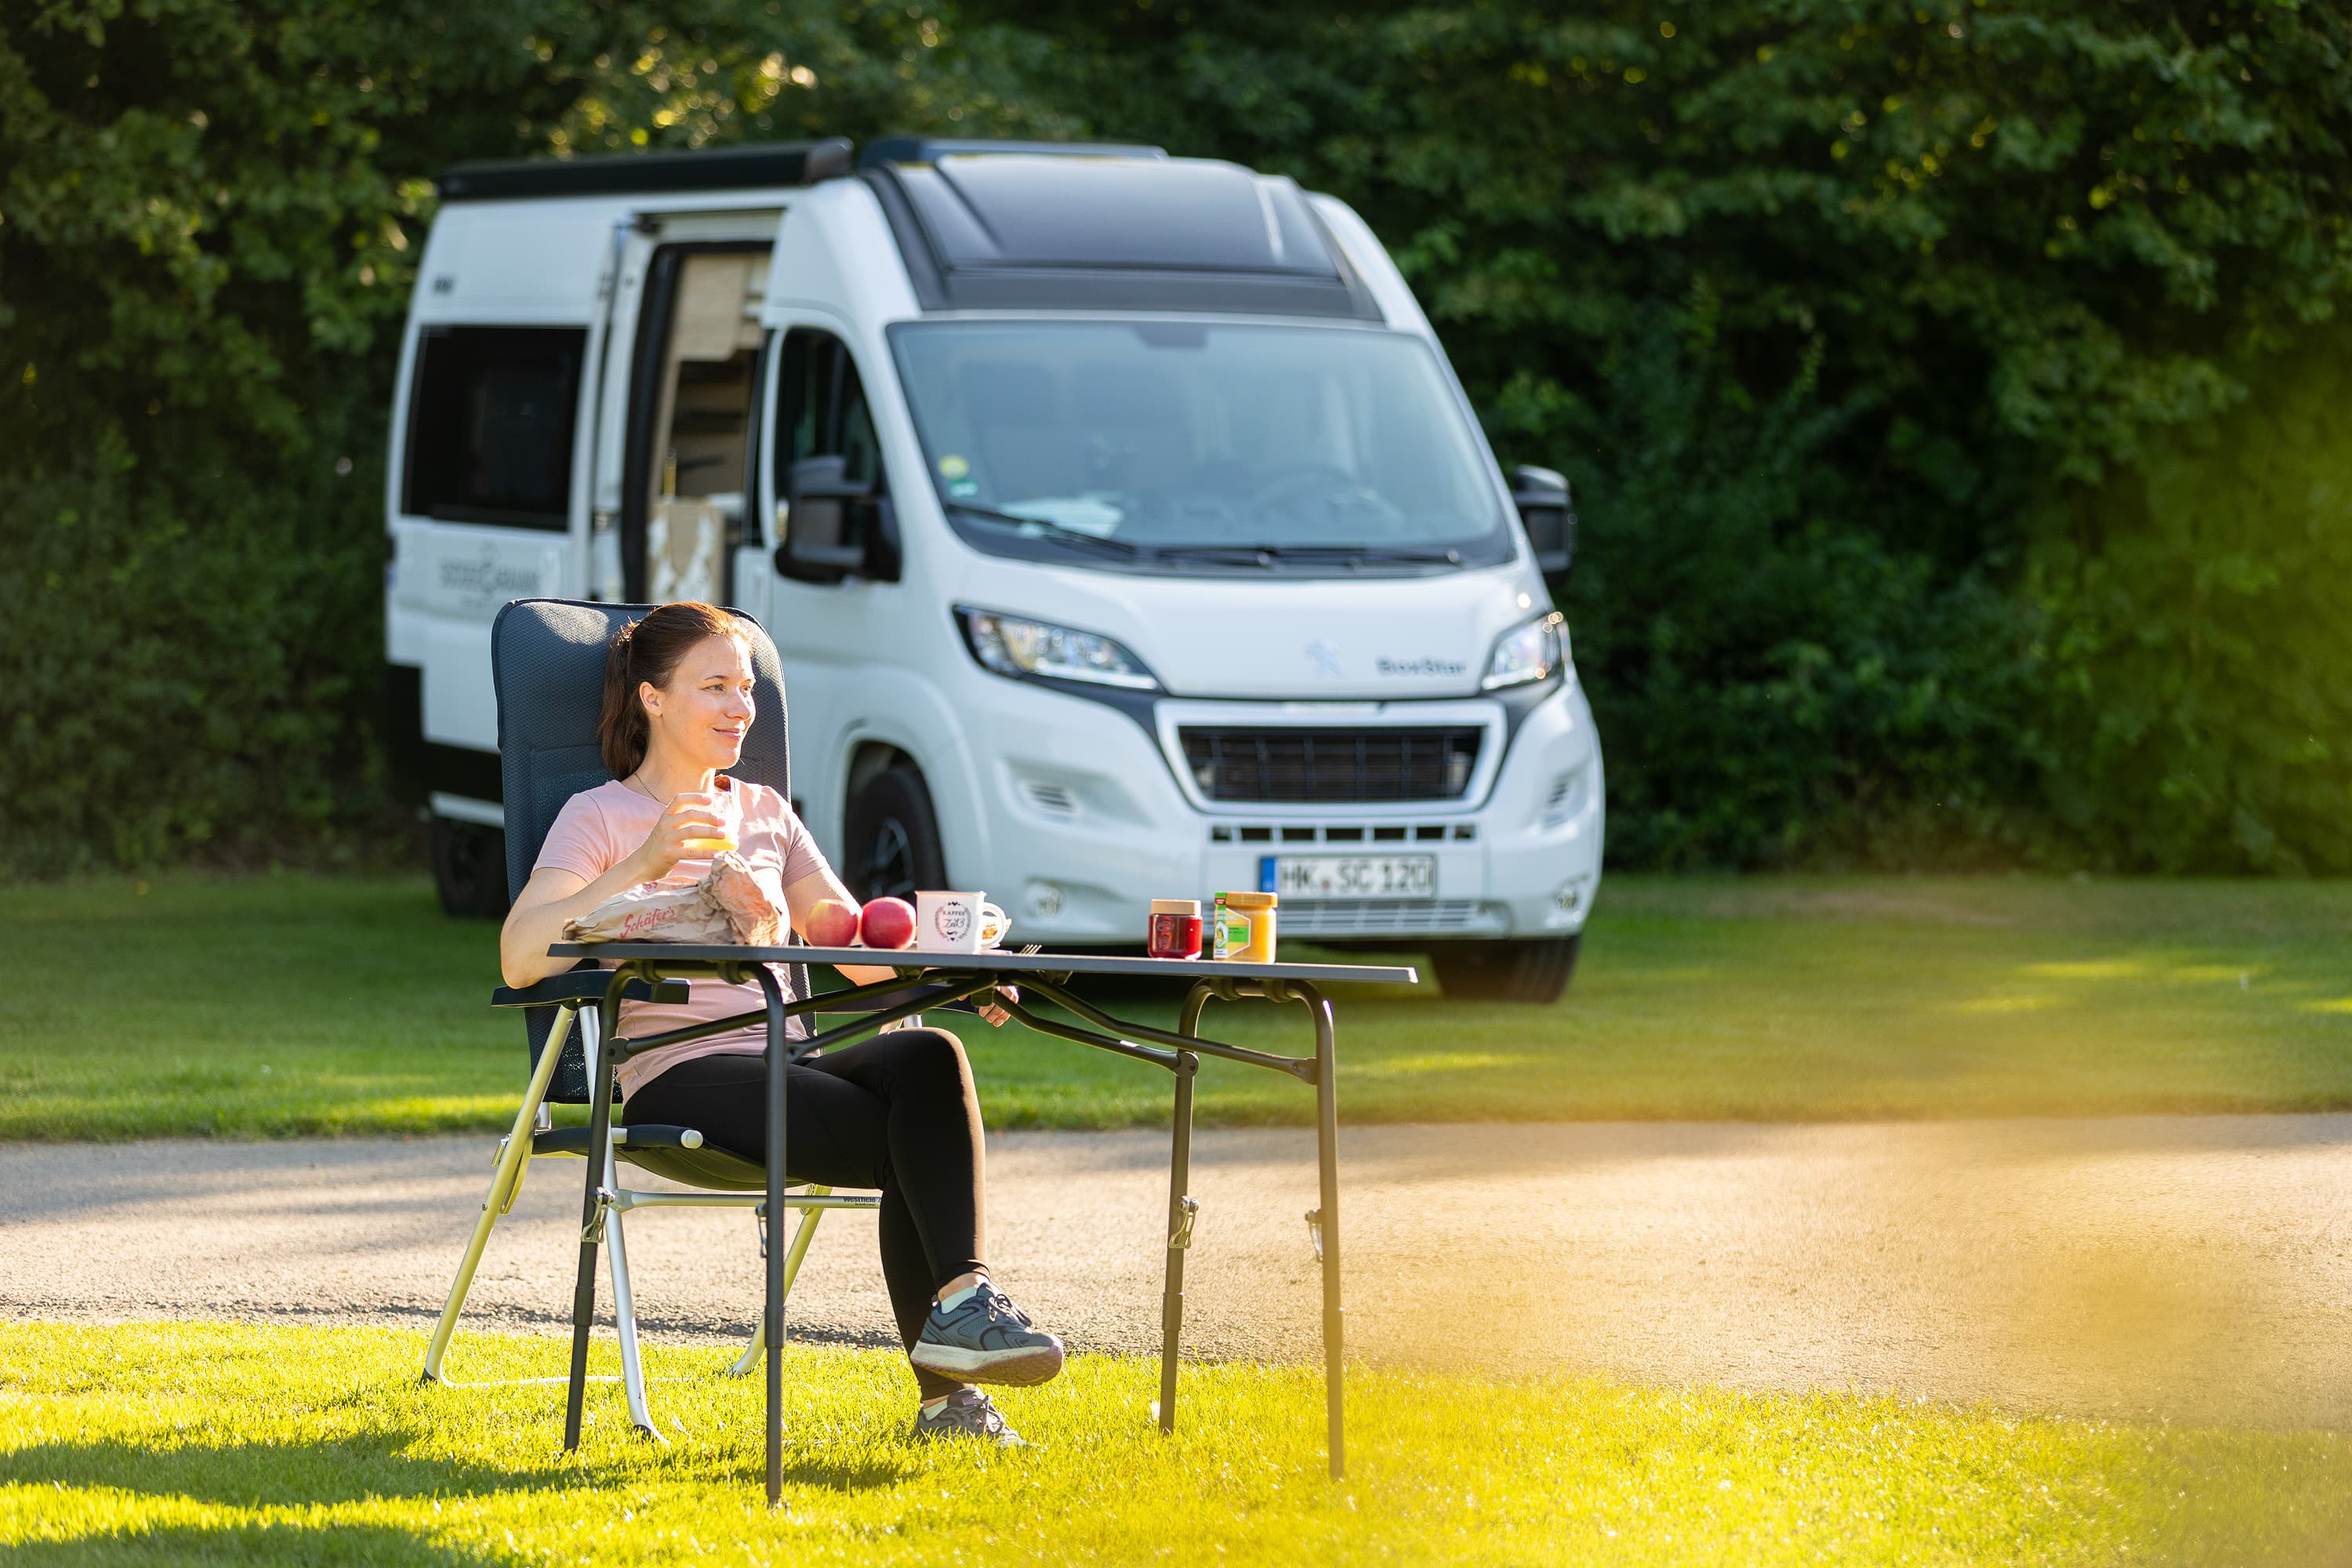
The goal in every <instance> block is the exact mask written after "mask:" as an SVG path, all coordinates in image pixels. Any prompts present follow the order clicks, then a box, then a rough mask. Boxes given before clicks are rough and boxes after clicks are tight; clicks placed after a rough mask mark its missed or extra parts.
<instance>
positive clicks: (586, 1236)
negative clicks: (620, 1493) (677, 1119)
mask: <svg viewBox="0 0 2352 1568" xmlns="http://www.w3.org/2000/svg"><path fill="white" fill-rule="evenodd" d="M628 983H629V966H628V965H627V964H623V965H621V966H620V967H619V968H618V969H615V970H614V972H613V978H612V981H611V982H610V984H607V985H606V986H605V987H604V1005H603V1006H602V1007H601V1008H600V1009H599V1010H598V1015H597V1022H598V1024H599V1027H598V1029H597V1031H596V1041H595V1061H594V1063H593V1066H592V1067H591V1068H590V1070H589V1074H588V1158H587V1159H586V1160H585V1161H583V1163H584V1164H585V1165H586V1166H587V1167H588V1184H587V1193H586V1195H585V1196H583V1198H582V1199H581V1203H580V1273H579V1276H578V1278H577V1279H574V1280H573V1282H572V1386H571V1389H570V1390H569V1392H568V1393H567V1394H566V1395H565V1397H564V1404H563V1446H564V1447H565V1448H567V1449H570V1448H577V1447H580V1417H581V1406H582V1405H583V1402H584V1401H585V1400H586V1398H587V1394H588V1331H589V1330H590V1329H591V1328H593V1326H594V1324H595V1321H596V1246H597V1243H598V1242H600V1241H602V1240H603V1239H604V1161H603V1160H602V1159H600V1158H598V1155H599V1153H600V1152H602V1151H604V1150H605V1149H607V1148H609V1147H610V1146H611V1144H612V1141H613V1039H614V1031H615V1030H616V1029H617V1028H618V1026H619V1024H620V1018H621V991H622V988H623V987H625V985H627V984H628Z"/></svg>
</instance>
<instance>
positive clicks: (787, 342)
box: [775, 327, 882, 498]
mask: <svg viewBox="0 0 2352 1568" xmlns="http://www.w3.org/2000/svg"><path fill="white" fill-rule="evenodd" d="M777 381H778V388H777V392H778V396H777V400H776V441H775V449H776V494H777V496H778V497H779V498H781V497H783V496H786V495H789V494H791V492H792V474H793V464H794V463H797V462H799V461H800V460H801V459H802V458H834V457H837V458H842V459H843V463H842V468H843V477H844V478H845V479H851V480H855V481H859V482H863V483H868V484H874V485H876V486H877V488H879V484H880V480H881V478H882V451H881V444H880V443H879V442H878V441H877V440H876V438H875V435H874V416H873V415H872V413H871V412H870V411H868V409H867V408H866V392H865V389H864V387H862V386H861V385H859V384H858V380H857V362H856V360H854V359H852V358H850V355H849V348H848V345H847V344H845V343H844V342H842V341H841V340H840V339H839V338H836V337H835V336H834V335H833V334H832V333H831V332H824V331H816V330H815V329H814V328H809V327H799V328H795V329H793V331H790V332H787V333H785V334H784V363H783V364H782V366H781V367H780V368H779V371H778V375H777Z"/></svg>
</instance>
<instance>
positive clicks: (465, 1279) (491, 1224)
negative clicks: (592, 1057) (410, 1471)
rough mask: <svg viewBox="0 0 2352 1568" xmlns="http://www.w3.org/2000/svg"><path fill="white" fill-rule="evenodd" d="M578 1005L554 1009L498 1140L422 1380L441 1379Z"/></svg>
mask: <svg viewBox="0 0 2352 1568" xmlns="http://www.w3.org/2000/svg"><path fill="white" fill-rule="evenodd" d="M575 1011H576V1009H574V1008H572V1007H568V1006H567V1007H561V1008H558V1009H557V1010H556V1016H555V1026H554V1027H553V1028H552V1029H551V1030H549V1031H548V1036H547V1047H546V1048H545V1049H544V1050H542V1051H541V1052H540V1056H539V1066H538V1067H536V1068H532V1069H531V1075H530V1087H529V1088H527V1089H524V1090H523V1096H522V1104H521V1105H520V1107H518V1108H517V1109H516V1110H515V1119H514V1126H513V1127H512V1128H510V1129H509V1131H508V1132H507V1140H506V1142H504V1143H502V1144H500V1145H499V1161H498V1166H497V1168H496V1169H495V1170H494V1171H492V1173H490V1190H489V1192H488V1194H485V1195H484V1197H483V1198H482V1213H481V1217H480V1218H478V1219H477V1220H476V1221H475V1222H474V1235H473V1237H472V1239H471V1240H469V1241H467V1243H466V1255H465V1257H464V1258H460V1259H458V1262H457V1277H456V1278H455V1279H451V1280H450V1281H449V1296H448V1299H447V1300H446V1301H444V1302H443V1303H442V1306H441V1320H440V1321H438V1322H436V1323H435V1324H434V1325H433V1338H432V1341H431V1342H429V1343H428V1344H426V1346H425V1371H424V1373H423V1376H422V1378H421V1379H420V1381H422V1382H425V1383H440V1382H442V1381H444V1379H443V1378H442V1375H441V1362H442V1358H443V1357H445V1356H446V1355H447V1354H448V1353H449V1340H450V1336H452V1335H453V1334H455V1333H456V1332H457V1316H458V1314H459V1313H460V1312H462V1311H464V1310H465V1309H466V1297H467V1293H468V1292H470V1291H471V1290H472V1289H473V1288H474V1271H475V1270H476V1269H477V1268H480V1267H481V1264H482V1251H483V1249H484V1248H485V1247H488V1245H489V1240H490V1232H491V1231H492V1230H493V1229H495V1228H496V1227H497V1226H498V1223H499V1215H503V1214H504V1213H506V1210H507V1205H509V1204H510V1203H512V1202H513V1197H512V1194H513V1192H514V1189H515V1184H516V1183H517V1182H519V1181H520V1179H521V1176H522V1168H523V1166H524V1165H525V1164H527V1163H529V1162H530V1135H531V1131H532V1129H534V1128H535V1127H537V1126H538V1124H539V1115H540V1110H541V1107H543V1106H544V1105H545V1104H546V1101H547V1086H548V1084H549V1083H550V1082H551V1080H552V1079H553V1078H554V1076H555V1067H556V1064H557V1062H559V1061H561V1060H562V1057H563V1047H564V1043H565V1041H566V1040H568V1039H569V1038H570V1037H571V1034H572V1017H573V1015H574V1013H575Z"/></svg>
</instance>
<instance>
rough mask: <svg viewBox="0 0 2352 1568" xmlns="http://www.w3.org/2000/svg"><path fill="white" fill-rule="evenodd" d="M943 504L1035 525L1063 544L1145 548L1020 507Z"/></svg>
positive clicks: (1012, 524)
mask: <svg viewBox="0 0 2352 1568" xmlns="http://www.w3.org/2000/svg"><path fill="white" fill-rule="evenodd" d="M940 506H941V507H943V508H944V509H946V510H949V511H951V512H955V513H956V514H958V515H959V516H962V517H974V518H978V519H979V520H980V521H982V522H993V523H1000V524H1003V526H1005V527H1007V528H1016V529H1032V528H1034V529H1035V530H1036V531H1038V532H1039V533H1041V534H1043V535H1045V537H1046V538H1047V539H1052V540H1057V541H1059V542H1062V543H1064V544H1091V545H1093V546H1095V547H1096V548H1097V549H1100V550H1108V551H1109V552H1111V553H1112V554H1114V555H1139V554H1141V553H1142V552H1140V551H1139V550H1138V549H1137V548H1136V547H1135V546H1134V545H1132V544H1129V542H1127V541H1126V540H1124V539H1111V538H1108V537H1107V536H1105V535H1103V534H1099V533H1088V532H1087V531H1086V530H1085V529H1082V528H1066V527H1064V526H1063V525H1062V524H1060V523H1058V522H1052V521H1047V520H1046V519H1045V518H1042V517H1024V516H1022V515H1021V514H1020V513H1019V512H1017V511H999V510H996V509H995V508H994V507H992V506H981V505H978V504H976V503H974V502H972V501H968V500H943V501H941V502H940Z"/></svg>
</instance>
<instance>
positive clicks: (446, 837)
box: [433, 816, 514, 921]
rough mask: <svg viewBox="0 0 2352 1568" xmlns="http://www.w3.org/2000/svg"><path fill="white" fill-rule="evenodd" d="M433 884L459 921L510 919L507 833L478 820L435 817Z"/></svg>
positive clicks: (447, 910) (446, 909) (446, 910)
mask: <svg viewBox="0 0 2352 1568" xmlns="http://www.w3.org/2000/svg"><path fill="white" fill-rule="evenodd" d="M433 886H434V889H435V890H436V891H437V892H439V893H440V895H441V909H442V912H443V913H445V914H450V915H455V916H456V917H457V918H458V919H459V920H483V921H499V920H504V919H506V914H507V910H509V909H510V908H511V907H513V904H514V900H512V899H510V898H509V897H508V896H507V836H506V833H505V831H504V830H503V829H500V828H496V827H485V826H481V825H480V824H478V823H472V822H453V821H451V820H450V819H449V818H448V817H446V816H436V817H435V818H434V819H433Z"/></svg>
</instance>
